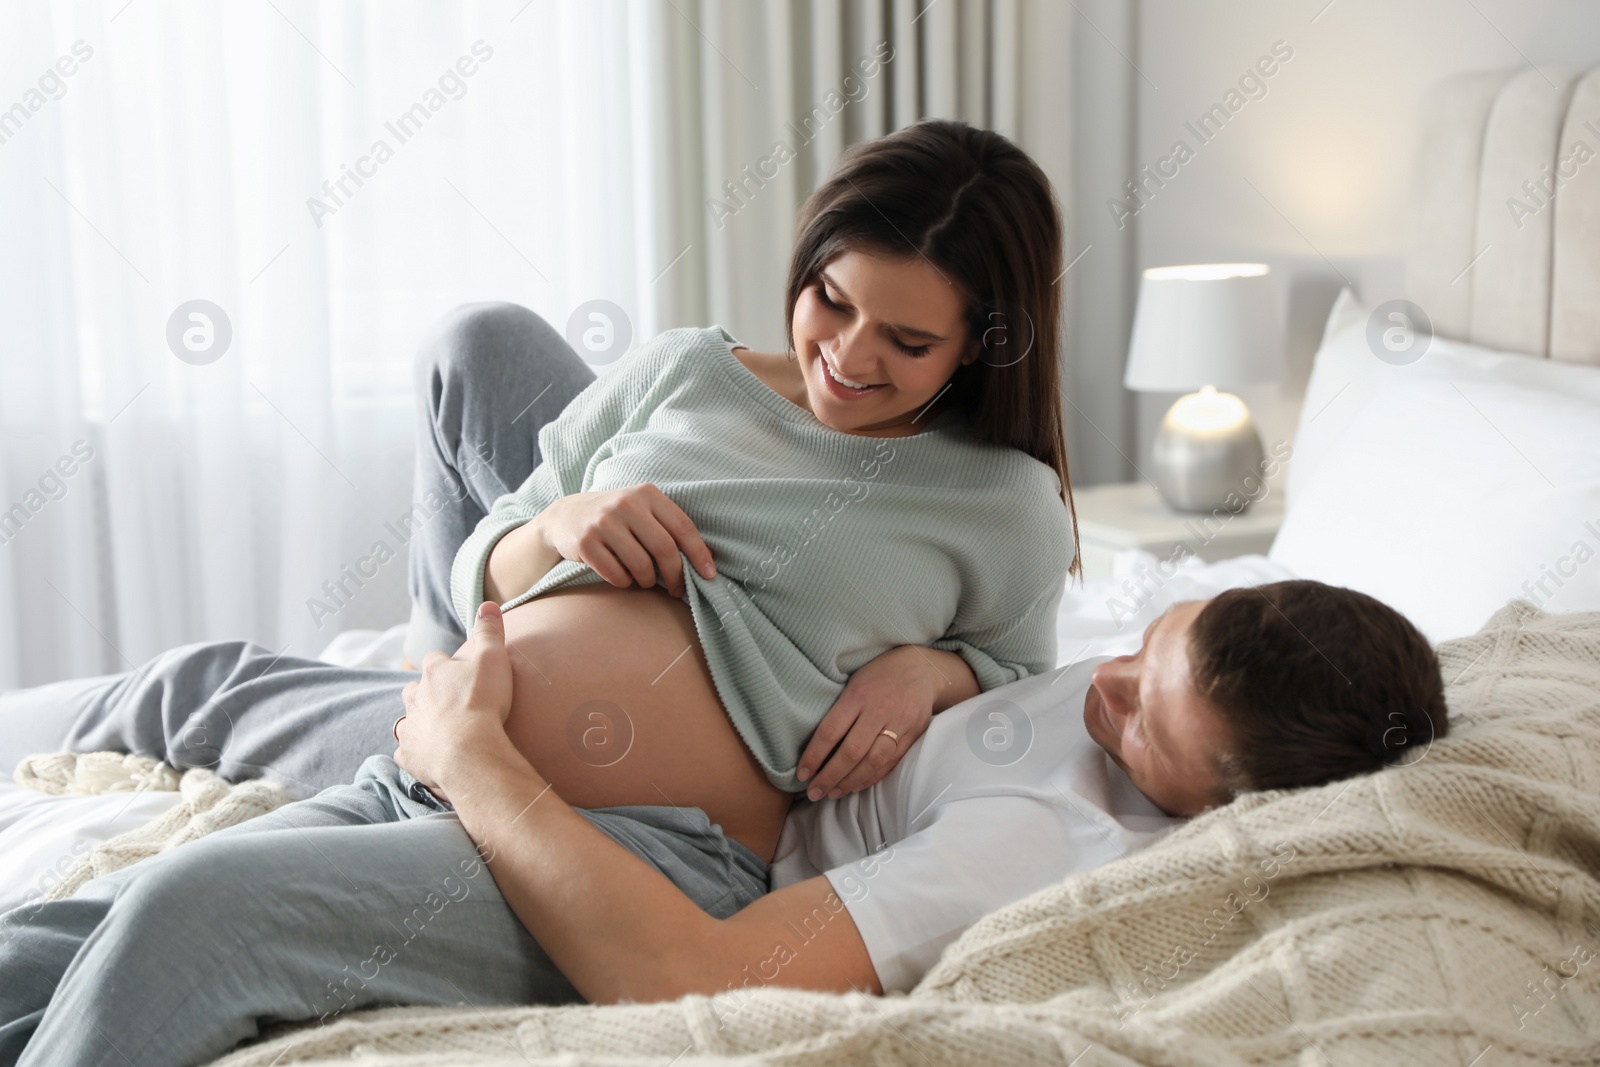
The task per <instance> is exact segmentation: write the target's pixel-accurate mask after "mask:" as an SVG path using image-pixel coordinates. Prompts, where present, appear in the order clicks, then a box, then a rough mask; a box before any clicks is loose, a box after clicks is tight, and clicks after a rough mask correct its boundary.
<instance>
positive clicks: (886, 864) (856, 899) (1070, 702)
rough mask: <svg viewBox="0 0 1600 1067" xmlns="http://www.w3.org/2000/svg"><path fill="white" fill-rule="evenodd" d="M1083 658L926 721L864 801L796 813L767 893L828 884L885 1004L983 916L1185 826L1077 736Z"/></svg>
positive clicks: (1087, 664)
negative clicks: (862, 946)
mask: <svg viewBox="0 0 1600 1067" xmlns="http://www.w3.org/2000/svg"><path fill="white" fill-rule="evenodd" d="M1108 658H1109V657H1104V656H1102V657H1099V658H1096V659H1088V660H1083V661H1081V662H1079V663H1074V664H1070V665H1068V666H1066V667H1058V668H1057V669H1055V670H1053V671H1047V672H1045V673H1044V674H1036V675H1033V676H1032V677H1029V678H1024V679H1022V680H1021V681H1017V682H1012V683H1010V684H1009V685H1003V686H999V687H997V688H995V689H991V690H989V691H988V692H986V693H979V694H978V695H977V696H975V697H973V698H971V699H970V700H965V701H962V702H961V703H960V704H957V705H955V706H954V707H951V708H947V709H946V710H945V711H943V712H940V713H939V714H938V715H935V716H934V717H933V722H932V723H931V724H930V725H929V727H928V730H927V732H926V733H925V734H923V736H922V737H921V738H920V739H919V740H918V742H917V743H916V744H914V745H913V746H912V748H911V751H909V752H907V753H906V755H905V757H904V758H903V759H902V760H901V761H900V763H899V764H898V765H897V766H896V767H895V768H894V770H892V771H890V772H889V773H888V774H887V775H886V776H885V777H884V779H883V780H882V781H881V782H879V783H878V784H877V785H875V786H873V787H872V788H871V789H867V790H863V791H861V792H858V793H851V794H849V795H846V796H843V797H840V798H839V799H837V800H826V799H824V800H822V801H819V802H817V803H809V802H806V801H804V800H802V801H801V803H800V804H799V805H798V806H796V807H795V808H794V809H793V811H792V812H791V813H790V815H789V819H788V821H787V822H786V823H785V824H784V828H783V834H782V836H781V837H780V838H779V841H778V850H777V855H776V857H775V858H774V859H773V862H772V888H773V889H781V888H782V887H784V886H786V885H791V884H793V883H795V882H800V881H804V880H805V879H807V878H814V877H816V876H817V875H819V874H825V875H826V876H827V878H828V881H829V882H830V883H831V884H832V885H833V889H834V892H835V893H837V894H838V895H839V898H840V900H842V901H843V902H844V905H845V907H846V908H847V909H848V910H849V912H850V917H851V919H852V920H854V921H855V924H856V928H857V929H858V930H859V931H860V932H861V937H862V940H863V941H865V942H866V946H867V952H868V953H869V954H870V955H871V957H872V966H873V969H874V970H876V971H877V974H878V981H879V982H880V983H882V985H883V989H884V992H886V993H887V992H891V991H901V992H905V991H909V990H910V989H911V988H912V987H913V986H915V985H916V984H917V983H918V982H919V981H921V979H922V976H923V975H924V974H925V973H926V972H927V971H928V969H929V968H930V967H932V966H933V964H934V963H935V962H937V961H938V959H939V954H940V953H941V952H942V951H944V947H945V946H946V945H948V944H949V943H950V942H952V941H954V940H955V939H956V938H957V937H958V936H960V934H961V932H962V931H964V930H965V929H966V928H967V927H968V926H970V925H972V923H974V922H976V921H977V920H978V919H979V918H981V917H982V916H984V915H987V914H988V913H989V912H991V911H994V910H996V909H997V908H1000V907H1003V906H1004V905H1006V904H1010V903H1013V902H1015V901H1018V900H1021V899H1022V898H1023V897H1026V896H1029V895H1030V894H1032V893H1034V892H1035V891H1036V890H1039V889H1042V888H1044V887H1045V886H1048V885H1052V884H1054V883H1056V882H1059V881H1060V880H1061V879H1063V878H1065V877H1066V876H1067V875H1069V874H1072V873H1074V872H1076V871H1085V870H1090V869H1091V868H1094V867H1098V866H1100V865H1101V864H1104V863H1109V862H1110V861H1112V860H1114V859H1117V858H1118V857H1120V856H1123V855H1126V854H1127V853H1129V852H1132V851H1134V850H1135V849H1138V848H1142V847H1143V846H1145V845H1148V844H1149V843H1150V842H1152V841H1154V840H1156V839H1157V838H1158V837H1160V836H1161V835H1162V834H1164V833H1166V832H1167V831H1168V830H1170V829H1171V828H1172V827H1173V825H1175V824H1176V823H1178V822H1180V821H1181V820H1179V819H1176V818H1173V817H1172V816H1169V815H1166V814H1165V813H1163V812H1162V811H1161V809H1159V808H1157V807H1156V806H1155V805H1154V804H1152V803H1151V802H1150V801H1149V800H1148V799H1146V798H1145V796H1144V795H1143V794H1142V793H1140V792H1139V791H1138V789H1136V788H1134V785H1133V783H1132V782H1131V781H1130V780H1129V779H1128V776H1127V775H1126V774H1124V773H1123V771H1122V768H1120V767H1118V766H1117V765H1116V764H1115V763H1114V762H1112V760H1111V759H1110V757H1108V756H1107V755H1106V754H1105V751H1104V750H1103V749H1101V748H1100V746H1098V745H1096V744H1095V743H1094V742H1093V741H1092V740H1090V738H1089V734H1088V731H1087V730H1085V729H1084V726H1083V700H1084V696H1085V694H1086V693H1087V692H1088V688H1089V673H1090V671H1092V670H1093V669H1094V667H1095V666H1096V665H1098V664H1100V663H1103V662H1105V660H1106V659H1108Z"/></svg>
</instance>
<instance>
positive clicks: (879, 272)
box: [793, 251, 978, 437]
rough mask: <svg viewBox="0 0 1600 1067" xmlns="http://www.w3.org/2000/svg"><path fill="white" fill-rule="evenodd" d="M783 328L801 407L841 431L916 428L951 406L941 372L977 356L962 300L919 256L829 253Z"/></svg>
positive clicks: (882, 432) (892, 433)
mask: <svg viewBox="0 0 1600 1067" xmlns="http://www.w3.org/2000/svg"><path fill="white" fill-rule="evenodd" d="M793 329H794V337H793V341H794V350H795V354H796V357H797V358H798V360H799V369H800V374H801V377H802V378H803V379H804V380H805V386H806V396H807V406H808V407H809V408H810V409H811V412H812V414H814V415H815V416H816V417H817V419H818V420H819V421H821V422H823V423H825V424H826V425H828V426H831V427H833V428H834V429H836V430H841V431H844V432H845V433H859V434H864V435H868V436H879V437H899V436H908V435H910V434H915V433H921V432H922V431H923V430H925V429H927V428H928V424H929V423H930V422H931V421H932V420H933V419H934V417H935V416H937V415H938V414H939V413H940V412H942V411H944V410H945V409H946V408H948V407H950V406H951V405H952V401H953V398H952V397H951V395H950V393H949V391H948V390H946V389H945V384H946V383H947V382H948V381H949V380H950V376H951V375H952V374H954V373H955V371H956V368H957V367H958V366H959V365H961V364H963V363H970V362H972V361H973V360H974V359H976V358H977V355H978V353H977V348H976V345H974V344H972V343H971V341H970V339H969V338H968V336H967V323H966V302H965V300H964V299H963V297H962V296H961V294H960V293H959V292H958V291H957V290H956V288H955V287H954V286H953V285H952V284H951V283H950V282H949V280H948V279H947V278H946V277H945V276H944V275H943V274H941V273H940V272H939V271H938V270H937V269H935V268H934V266H933V265H932V264H931V263H929V262H928V261H927V260H926V259H923V258H922V257H920V256H915V257H910V258H903V257H893V256H885V255H880V254H877V253H869V252H857V251H850V252H845V253H843V254H841V255H839V256H837V257H835V258H834V259H833V260H831V261H830V262H829V263H828V265H827V266H826V267H824V268H823V269H822V270H821V271H820V272H819V275H818V277H816V278H815V279H813V280H812V282H811V284H810V285H808V286H806V287H805V289H803V290H802V291H801V293H800V297H799V299H798V300H797V301H796V302H795V307H794V316H793ZM830 368H831V371H832V373H831V374H830ZM839 378H843V379H845V382H840V381H839V380H838V379H839ZM852 385H865V386H868V388H866V389H856V388H852V387H851V386H852ZM941 393H942V395H941Z"/></svg>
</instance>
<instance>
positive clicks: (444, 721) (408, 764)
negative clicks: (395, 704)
mask: <svg viewBox="0 0 1600 1067" xmlns="http://www.w3.org/2000/svg"><path fill="white" fill-rule="evenodd" d="M401 700H402V701H403V702H404V704H405V708H406V714H405V718H403V719H401V720H400V722H399V723H397V724H396V729H395V734H396V736H397V737H399V739H400V747H399V748H397V749H395V753H394V761H395V762H396V763H398V764H399V765H400V766H402V767H404V768H405V769H406V770H407V771H408V772H410V774H411V775H412V777H414V778H416V779H417V781H419V782H421V783H422V784H423V785H425V786H427V787H428V789H429V790H431V791H432V792H433V793H434V795H436V796H438V797H439V798H440V799H441V800H444V801H445V802H447V803H448V802H449V800H450V798H449V796H448V795H446V793H445V792H444V789H445V785H444V783H445V780H446V779H447V778H450V777H451V776H452V775H453V774H455V773H459V772H460V771H461V769H462V768H463V767H465V768H467V769H468V770H469V772H470V768H471V766H472V759H471V756H472V752H473V751H474V749H476V748H478V747H479V746H483V745H485V744H494V743H498V742H501V741H507V740H509V739H508V738H506V732H505V730H506V719H507V718H508V717H509V716H510V715H511V657H510V655H509V654H508V653H507V652H506V629H505V619H504V617H503V616H502V615H501V614H500V605H498V604H496V603H495V602H494V601H492V600H485V601H484V602H483V604H482V605H480V606H479V608H478V621H477V625H475V626H474V627H473V629H472V634H471V636H470V637H468V638H467V640H466V643H465V644H463V645H462V646H461V647H460V648H459V649H458V650H457V651H456V654H455V655H454V656H453V657H452V656H446V655H445V654H444V653H443V652H430V653H428V655H427V656H426V657H425V658H424V659H423V661H422V677H421V678H419V679H417V680H416V681H413V682H408V683H406V687H405V688H404V689H403V690H401Z"/></svg>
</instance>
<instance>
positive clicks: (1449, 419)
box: [1269, 291, 1600, 643]
mask: <svg viewBox="0 0 1600 1067" xmlns="http://www.w3.org/2000/svg"><path fill="white" fill-rule="evenodd" d="M1366 318H1367V315H1366V313H1365V312H1364V311H1363V310H1362V309H1361V308H1360V305H1359V304H1358V303H1356V301H1355V300H1354V298H1353V297H1351V296H1350V295H1349V293H1348V291H1347V292H1345V293H1343V294H1341V295H1340V298H1339V301H1338V302H1337V303H1336V304H1335V306H1334V311H1333V313H1332V315H1330V318H1329V326H1328V329H1327V331H1326V332H1325V334H1324V337H1323V344H1322V348H1321V350H1320V351H1319V352H1318V353H1317V358H1316V364H1315V366H1314V368H1313V371H1312V376H1311V383H1310V384H1309V385H1308V388H1307V394H1306V404H1305V407H1304V408H1303V409H1302V412H1301V416H1300V427H1299V430H1298V431H1297V435H1296V442H1295V455H1294V462H1293V464H1292V469H1291V471H1290V479H1289V483H1288V485H1287V487H1286V496H1285V503H1286V506H1287V514H1286V517H1285V519H1284V524H1283V527H1282V529H1281V530H1280V531H1279V533H1278V536H1277V538H1276V540H1275V541H1274V542H1273V545H1272V549H1271V552H1270V553H1269V555H1270V558H1271V559H1272V560H1273V562H1275V563H1278V564H1280V565H1282V566H1284V567H1287V568H1288V569H1289V570H1291V571H1293V572H1294V573H1295V574H1297V575H1299V576H1301V577H1305V578H1315V579H1318V580H1320V581H1324V582H1328V583H1330V584H1333V585H1343V586H1348V587H1350V588H1352V589H1358V590H1360V591H1362V592H1364V593H1368V594H1370V595H1372V596H1374V597H1377V598H1378V599H1380V600H1382V601H1384V602H1385V603H1387V604H1389V605H1391V606H1392V607H1394V608H1396V609H1398V610H1399V611H1400V612H1402V613H1403V614H1404V615H1405V616H1406V617H1407V618H1409V619H1410V620H1411V621H1412V622H1413V623H1415V624H1416V626H1417V628H1418V629H1420V630H1421V631H1422V632H1423V633H1424V634H1426V635H1427V637H1428V639H1429V640H1430V641H1433V642H1435V643H1438V642H1439V641H1443V640H1447V639H1449V638H1452V637H1460V636H1463V635H1467V634H1471V633H1475V632H1476V631H1477V630H1478V628H1479V627H1480V626H1481V625H1482V624H1483V622H1484V621H1485V620H1487V619H1488V617H1489V616H1490V615H1491V614H1493V613H1494V612H1495V611H1496V610H1497V609H1498V608H1500V607H1501V606H1502V605H1504V604H1505V603H1506V601H1508V600H1511V599H1513V598H1516V597H1523V598H1526V599H1528V600H1531V601H1533V602H1534V603H1535V604H1537V605H1539V606H1540V607H1543V608H1545V609H1546V610H1548V611H1557V612H1563V611H1600V558H1596V557H1597V556H1600V368H1594V367H1588V366H1580V365H1574V364H1569V363H1558V362H1554V361H1551V360H1547V359H1539V358H1534V357H1530V356H1526V355H1520V354H1515V353H1506V352H1495V351H1492V350H1490V349H1486V348H1481V347H1478V346H1476V345H1469V344H1464V343H1461V342H1457V341H1448V340H1445V339H1443V338H1438V337H1435V338H1433V339H1432V340H1431V342H1430V344H1429V346H1428V349H1427V351H1426V353H1425V354H1424V355H1423V356H1421V358H1419V359H1418V360H1416V361H1415V362H1413V363H1409V364H1404V365H1398V366H1397V365H1392V364H1389V363H1386V362H1384V361H1382V360H1380V359H1378V358H1377V357H1376V356H1375V355H1374V354H1373V352H1372V351H1371V350H1370V349H1369V347H1368V344H1367V336H1366V335H1367V322H1366Z"/></svg>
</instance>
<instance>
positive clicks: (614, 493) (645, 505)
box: [533, 482, 717, 597]
mask: <svg viewBox="0 0 1600 1067" xmlns="http://www.w3.org/2000/svg"><path fill="white" fill-rule="evenodd" d="M533 521H534V522H536V523H538V530H539V531H540V536H541V537H542V538H543V541H544V543H545V544H546V545H547V546H548V547H549V548H551V549H553V550H554V551H556V552H558V553H560V554H561V556H562V557H563V558H564V559H570V560H577V561H578V562H580V563H586V564H588V565H589V566H590V567H593V568H594V570H595V572H596V573H597V574H599V575H600V577H602V578H604V579H605V580H606V581H608V582H610V583H611V584H612V585H615V586H622V587H626V586H630V585H633V584H634V583H635V582H637V583H638V584H639V585H640V586H652V585H655V584H656V583H657V581H658V579H659V581H660V583H661V584H662V585H664V586H666V588H667V591H668V592H670V593H671V594H672V595H673V596H675V597H681V596H683V594H684V592H685V591H686V588H687V586H686V585H685V582H684V576H683V561H682V560H681V559H680V558H679V556H678V550H679V548H682V549H683V554H684V555H686V556H688V557H689V562H690V563H692V564H694V566H695V567H696V568H697V569H698V570H699V571H700V573H701V574H702V575H704V576H705V577H707V578H714V577H716V573H717V572H716V568H715V567H714V566H713V565H712V562H711V549H709V548H707V547H706V543H705V541H704V540H702V539H701V537H700V531H699V530H697V529H695V525H694V523H693V522H692V521H691V520H690V518H689V516H688V515H686V514H684V511H683V509H682V508H680V507H678V505H677V504H674V503H673V502H672V500H671V498H669V497H668V496H667V494H665V493H663V492H662V491H661V490H660V489H657V488H656V487H655V486H654V485H651V484H650V483H648V482H646V483H645V484H643V485H631V486H628V487H626V488H623V489H610V490H604V491H601V492H595V493H573V494H571V495H570V496H564V497H562V498H561V499H559V500H557V501H555V502H554V503H552V504H551V505H550V506H549V507H547V508H545V509H544V510H543V511H541V512H540V513H539V515H538V518H536V519H535V520H533Z"/></svg>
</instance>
